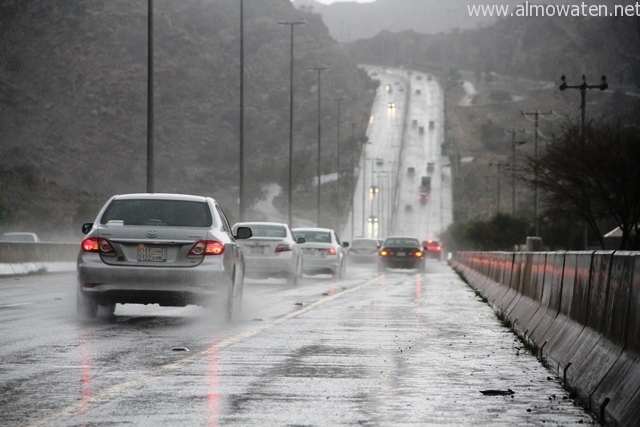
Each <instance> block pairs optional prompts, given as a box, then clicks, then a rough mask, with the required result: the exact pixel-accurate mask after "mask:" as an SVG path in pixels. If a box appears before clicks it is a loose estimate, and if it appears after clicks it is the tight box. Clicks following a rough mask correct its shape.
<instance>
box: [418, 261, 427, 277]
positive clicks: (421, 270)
mask: <svg viewBox="0 0 640 427" xmlns="http://www.w3.org/2000/svg"><path fill="white" fill-rule="evenodd" d="M424 271H425V266H424V261H423V262H421V263H420V265H419V266H418V272H419V273H420V274H423V273H424Z"/></svg>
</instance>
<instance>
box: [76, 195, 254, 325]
mask: <svg viewBox="0 0 640 427" xmlns="http://www.w3.org/2000/svg"><path fill="white" fill-rule="evenodd" d="M82 231H83V233H85V234H86V237H85V238H84V240H83V241H82V244H81V247H80V252H79V254H78V262H77V270H78V288H77V297H76V305H77V312H78V315H79V317H81V318H83V319H86V318H93V317H96V316H97V314H98V308H99V307H100V306H102V307H104V309H106V312H107V314H108V315H113V313H114V311H115V306H116V304H159V305H161V306H174V307H184V306H186V305H189V304H196V305H200V306H203V307H212V308H213V309H214V310H220V311H221V312H222V313H223V314H224V317H225V318H226V319H227V320H229V319H230V318H231V317H232V316H233V314H234V303H236V302H237V303H238V304H240V303H241V302H242V290H243V281H244V255H243V252H242V249H241V248H240V246H239V245H238V244H237V242H236V239H246V238H249V237H251V230H250V229H248V228H243V227H239V228H238V229H237V230H236V233H237V234H235V235H234V234H233V233H232V232H231V225H229V222H228V221H227V218H226V217H225V215H224V213H223V211H222V209H221V208H220V206H219V205H218V203H217V202H216V201H215V200H214V199H212V198H210V197H202V196H191V195H184V194H160V193H153V194H149V193H144V194H126V195H119V196H113V197H112V198H111V199H109V201H107V203H106V204H105V205H104V207H103V208H102V209H101V210H100V213H99V214H98V216H97V218H96V219H95V221H94V222H93V223H88V224H84V225H83V226H82ZM236 312H237V309H236Z"/></svg>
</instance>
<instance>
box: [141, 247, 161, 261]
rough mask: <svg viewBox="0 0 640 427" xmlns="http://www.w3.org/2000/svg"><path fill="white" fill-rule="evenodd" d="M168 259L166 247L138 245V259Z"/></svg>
mask: <svg viewBox="0 0 640 427" xmlns="http://www.w3.org/2000/svg"><path fill="white" fill-rule="evenodd" d="M166 260H167V249H166V248H153V247H151V248H149V247H145V246H139V247H138V261H144V262H165V261H166Z"/></svg>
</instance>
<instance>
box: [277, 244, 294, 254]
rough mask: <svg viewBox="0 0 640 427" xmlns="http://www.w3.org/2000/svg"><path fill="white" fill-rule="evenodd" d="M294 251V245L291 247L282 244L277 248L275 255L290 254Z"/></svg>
mask: <svg viewBox="0 0 640 427" xmlns="http://www.w3.org/2000/svg"><path fill="white" fill-rule="evenodd" d="M292 250H293V245H289V244H286V243H280V244H279V245H278V246H276V250H275V251H274V252H275V253H278V252H289V251H292Z"/></svg>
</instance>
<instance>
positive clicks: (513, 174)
mask: <svg viewBox="0 0 640 427" xmlns="http://www.w3.org/2000/svg"><path fill="white" fill-rule="evenodd" d="M516 132H524V129H522V130H515V129H513V130H510V131H505V133H510V134H511V214H512V215H515V213H516V143H517V144H524V143H525V142H527V141H516Z"/></svg>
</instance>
